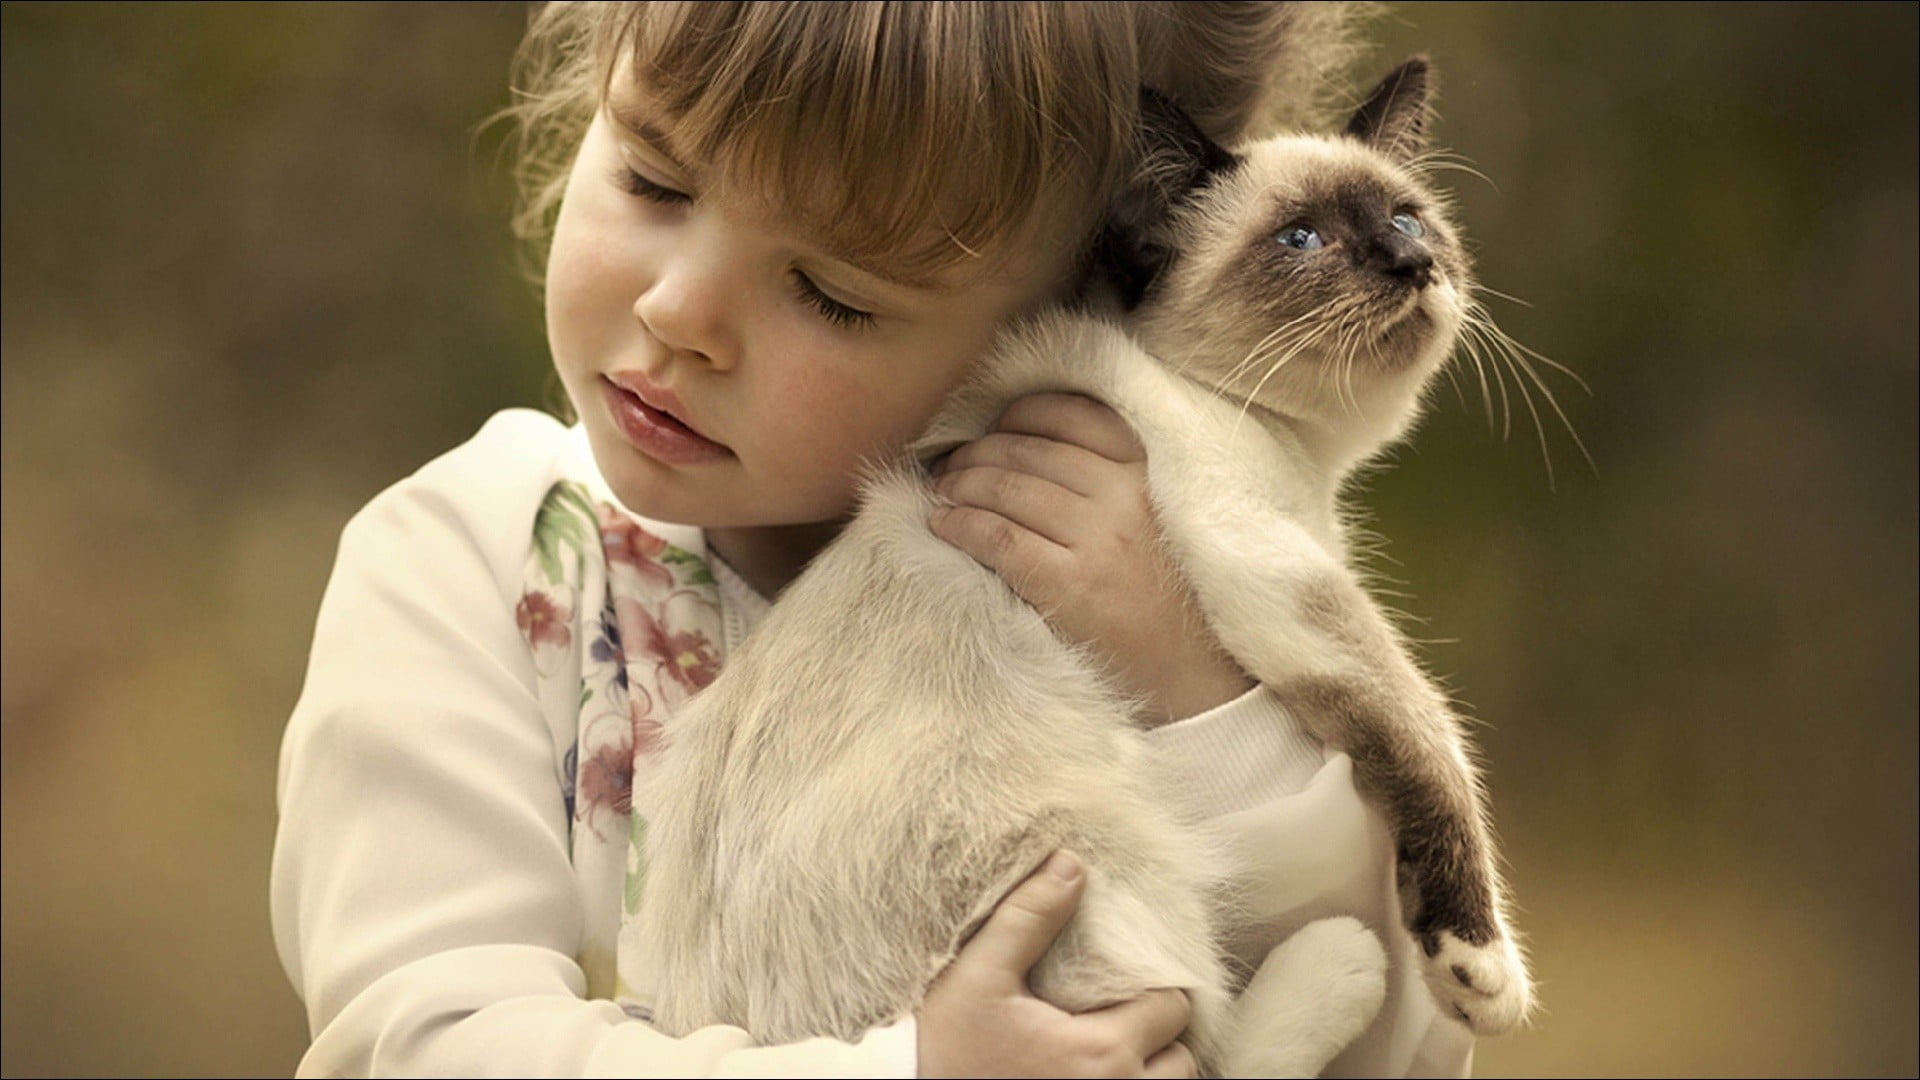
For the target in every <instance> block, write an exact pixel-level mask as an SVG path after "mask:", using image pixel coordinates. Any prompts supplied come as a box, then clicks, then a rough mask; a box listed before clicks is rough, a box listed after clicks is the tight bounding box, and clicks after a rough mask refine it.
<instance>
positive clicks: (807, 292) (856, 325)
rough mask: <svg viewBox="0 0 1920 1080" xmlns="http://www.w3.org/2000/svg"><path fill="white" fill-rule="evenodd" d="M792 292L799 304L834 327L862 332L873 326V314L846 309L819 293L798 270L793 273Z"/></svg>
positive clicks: (818, 287)
mask: <svg viewBox="0 0 1920 1080" xmlns="http://www.w3.org/2000/svg"><path fill="white" fill-rule="evenodd" d="M793 284H794V291H795V293H796V294H797V295H798V296H799V297H800V302H801V303H803V304H805V305H807V306H808V307H810V308H812V309H813V310H815V311H817V312H819V313H820V317H821V318H823V319H825V320H827V321H828V322H830V323H832V324H833V325H835V326H844V327H849V328H853V329H861V330H864V329H866V328H867V327H870V326H872V325H873V324H874V318H873V313H872V312H870V311H861V310H860V309H859V308H857V307H848V306H847V305H846V304H843V303H841V302H840V301H838V300H835V299H834V298H833V297H831V296H828V295H827V294H826V293H823V292H821V291H820V286H818V285H815V284H814V283H813V279H812V278H810V277H808V276H807V275H805V274H803V273H801V272H800V271H798V270H795V271H794V272H793Z"/></svg>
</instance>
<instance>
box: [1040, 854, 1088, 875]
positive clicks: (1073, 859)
mask: <svg viewBox="0 0 1920 1080" xmlns="http://www.w3.org/2000/svg"><path fill="white" fill-rule="evenodd" d="M1047 873H1049V874H1052V875H1053V876H1054V877H1057V878H1059V879H1060V880H1061V881H1077V880H1079V878H1080V859H1079V857H1078V856H1076V855H1074V853H1073V852H1071V851H1065V850H1061V851H1056V852H1054V853H1053V854H1052V855H1049V856H1048V857H1047Z"/></svg>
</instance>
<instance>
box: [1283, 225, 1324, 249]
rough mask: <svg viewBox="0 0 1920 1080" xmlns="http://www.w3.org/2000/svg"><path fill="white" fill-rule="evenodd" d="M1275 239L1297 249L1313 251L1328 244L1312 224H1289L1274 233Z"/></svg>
mask: <svg viewBox="0 0 1920 1080" xmlns="http://www.w3.org/2000/svg"><path fill="white" fill-rule="evenodd" d="M1274 239H1275V240H1278V241H1280V243H1282V244H1283V245H1285V246H1287V247H1290V248H1293V249H1294V250H1296V251H1313V250H1315V249H1317V248H1323V247H1326V246H1327V242H1326V241H1325V240H1322V239H1320V234H1319V233H1318V232H1316V231H1315V230H1314V228H1313V227H1312V226H1310V225H1289V226H1287V227H1286V228H1284V229H1281V230H1280V231H1279V232H1278V233H1276V234H1274Z"/></svg>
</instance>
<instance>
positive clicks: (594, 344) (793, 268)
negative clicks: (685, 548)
mask: <svg viewBox="0 0 1920 1080" xmlns="http://www.w3.org/2000/svg"><path fill="white" fill-rule="evenodd" d="M615 117H618V118H619V119H616V118H615ZM654 123H655V121H653V120H652V119H651V117H650V116H649V114H648V113H647V112H646V111H645V108H644V106H643V105H642V104H641V103H640V102H639V101H638V100H637V99H629V98H626V97H623V96H622V93H621V91H620V90H619V89H618V88H617V87H616V90H615V91H614V96H613V99H612V100H611V101H609V103H608V107H607V108H604V109H602V110H601V112H600V114H599V116H598V117H596V118H595V120H594V121H593V124H592V126H591V127H589V128H588V130H587V134H586V138H585V140H584V141H583V143H582V145H581V147H580V153H579V156H578V158H577V159H576V160H575V162H574V167H573V173H572V175H571V177H570V179H569V180H568V184H567V190H566V195H565V198H564V201H563V202H562V204H561V210H560V218H559V221H558V223H557V225H556V229H555V233H554V239H553V248H552V253H551V255H550V256H549V262H548V271H547V335H548V339H549V343H550V344H551V346H552V349H553V357H554V363H555V366H556V367H557V368H558V369H559V372H560V376H561V379H562V381H563V382H564V383H565V385H566V388H567V393H568V395H569V396H570V397H571V398H572V401H573V403H574V406H575V408H576V409H577V410H578V411H579V414H580V417H581V420H582V422H583V423H584V424H585V426H586V430H587V436H588V439H589V441H590V442H591V444H592V446H593V452H594V457H595V459H596V461H597V462H598V464H599V466H600V471H601V473H602V474H603V475H604V476H605V478H606V480H607V482H608V484H609V485H610V486H611V487H612V488H613V491H614V493H615V494H616V495H618V496H619V498H620V500H621V501H622V502H623V503H625V504H626V505H627V507H628V508H630V509H631V510H633V511H634V512H635V513H638V514H641V515H643V516H646V517H651V518H655V519H657V520H661V521H672V522H680V523H685V524H693V525H701V526H708V527H720V526H730V527H740V526H747V527H753V526H769V525H792V524H799V523H806V522H820V521H826V520H830V519H833V518H836V517H839V516H842V515H844V514H846V513H848V512H849V511H850V510H851V508H852V505H853V496H854V488H855V483H856V480H857V477H858V470H859V466H860V464H861V462H862V461H863V460H865V459H868V458H873V457H877V456H881V455H884V454H886V453H888V452H890V451H892V450H894V449H896V448H898V447H899V446H901V445H903V444H904V443H905V442H906V440H907V439H909V438H911V437H912V436H913V435H914V434H916V433H917V432H918V430H919V429H920V427H921V426H923V425H924V423H925V422H926V421H927V420H928V419H929V418H930V417H931V415H932V413H933V410H934V408H935V407H936V406H937V405H938V403H939V402H940V400H941V399H942V398H943V397H944V396H945V395H946V393H947V392H948V391H949V390H950V389H951V388H952V387H953V386H954V385H955V383H956V382H957V381H958V379H959V378H960V376H961V374H962V371H963V369H964V368H965V366H966V364H967V363H968V361H969V360H971V359H972V358H973V357H975V356H977V355H978V354H980V353H981V352H982V351H983V350H984V348H985V346H986V345H987V343H988V341H989V340H990V338H991V337H992V335H993V333H994V331H995V329H996V328H997V327H998V326H999V325H1000V324H1001V323H1002V322H1003V321H1004V320H1005V319H1007V318H1008V317H1009V316H1011V315H1014V314H1016V313H1018V312H1020V311H1021V310H1023V309H1025V308H1028V307H1030V306H1032V305H1034V304H1036V303H1037V302H1039V301H1041V300H1044V299H1046V298H1047V297H1048V296H1049V295H1050V293H1051V292H1052V291H1053V288H1052V287H1053V285H1054V284H1055V283H1056V282H1058V281H1060V280H1061V278H1062V277H1063V271H1064V270H1065V266H1064V262H1065V260H1064V259H1060V258H1054V259H1043V258H1040V257H1038V256H1037V255H1033V254H1019V253H1017V254H1016V255H1015V256H1014V257H1012V258H1009V259H1007V260H1005V261H1004V268H1003V269H1002V270H1000V271H998V272H997V273H994V274H992V275H985V276H982V275H977V274H976V275H975V276H974V277H972V278H968V277H966V276H964V275H962V274H951V275H948V276H947V277H945V278H936V279H935V280H934V281H932V282H926V283H917V284H916V283H906V282H901V281H896V280H890V279H889V278H887V277H884V276H881V274H880V273H878V272H875V271H873V270H870V269H865V268H862V267H858V266H855V265H853V264H851V263H849V262H846V261H843V260H842V259H840V258H837V257H835V255H834V253H833V252H831V251H827V250H823V249H821V248H819V247H817V246H814V245H813V244H812V243H810V242H809V241H808V240H807V239H805V238H804V237H803V236H801V235H800V234H799V233H798V232H797V231H796V230H794V229H792V228H790V227H789V225H788V223H786V222H784V221H782V220H781V219H780V217H779V216H778V215H777V214H775V213H772V212H769V211H766V210H764V209H760V208H759V207H760V205H761V203H762V202H763V200H752V201H751V203H749V202H748V201H747V200H740V199H731V200H728V199H723V198H722V196H721V195H720V194H718V193H717V185H715V184H714V182H713V177H711V176H710V175H708V173H707V171H706V170H705V169H704V168H703V163H701V162H698V161H686V160H678V159H676V158H675V156H674V151H673V146H672V144H671V137H672V136H671V131H670V130H665V128H664V125H662V126H661V127H659V128H656V127H655V126H654ZM764 202H767V203H775V204H777V202H778V200H764Z"/></svg>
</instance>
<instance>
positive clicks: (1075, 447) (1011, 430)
mask: <svg viewBox="0 0 1920 1080" xmlns="http://www.w3.org/2000/svg"><path fill="white" fill-rule="evenodd" d="M934 490H935V491H937V492H939V493H940V494H941V495H943V496H945V497H946V498H948V499H950V500H952V502H953V506H951V507H943V508H941V509H939V510H937V511H935V512H934V515H933V518H932V526H933V533H934V535H935V536H938V537H939V538H940V539H942V540H945V541H946V542H948V543H950V544H952V545H954V546H955V547H957V548H959V549H960V550H962V551H964V552H966V553H967V554H968V555H971V556H973V558H974V559H975V560H976V561H978V562H980V563H981V564H982V565H984V566H986V567H988V568H989V569H991V570H993V571H994V572H995V573H997V574H999V575H1000V577H1001V578H1002V579H1004V580H1005V581H1006V583H1007V584H1008V585H1009V586H1011V587H1012V588H1013V591H1014V592H1016V593H1018V594H1020V596H1021V598H1022V599H1024V600H1026V601H1027V603H1029V604H1032V605H1033V606H1034V608H1035V609H1036V610H1038V611H1039V612H1040V613H1041V614H1042V615H1043V616H1045V617H1046V619H1047V621H1048V622H1049V623H1051V624H1052V625H1053V627H1054V629H1055V630H1056V631H1058V632H1059V633H1060V635H1061V636H1062V637H1064V638H1066V639H1067V640H1069V641H1073V642H1077V643H1080V644H1084V645H1087V646H1090V647H1092V648H1093V649H1094V651H1095V653H1096V655H1098V656H1099V657H1100V658H1101V659H1102V660H1104V661H1105V662H1106V663H1107V664H1108V666H1109V668H1110V670H1112V671H1113V672H1114V673H1115V674H1117V675H1118V676H1119V677H1120V680H1121V683H1122V685H1123V686H1125V687H1127V688H1128V689H1129V690H1131V691H1133V692H1134V693H1137V694H1140V695H1141V696H1142V697H1144V698H1145V699H1146V701H1147V704H1148V706H1149V708H1150V709H1151V710H1152V713H1151V715H1152V716H1153V717H1154V718H1155V719H1158V720H1162V721H1164V720H1177V719H1183V718H1185V717H1188V716H1193V715H1195V714H1198V713H1202V712H1205V711H1206V710H1208V709H1210V708H1213V707H1214V706H1216V705H1220V704H1223V703H1225V702H1228V701H1231V700H1233V699H1234V698H1236V697H1239V696H1240V695H1241V694H1243V693H1245V692H1246V691H1247V690H1249V689H1252V687H1253V684H1252V682H1250V681H1249V680H1248V679H1247V677H1246V674H1245V673H1244V672H1242V671H1241V670H1240V669H1239V667H1238V666H1237V665H1235V664H1234V663H1233V661H1232V660H1230V659H1228V658H1227V656H1226V654H1225V653H1223V652H1222V651H1221V650H1220V647H1219V644H1218V642H1216V641H1215V640H1214V637H1213V634H1212V632H1211V631H1209V630H1208V629H1207V626H1206V623H1205V621H1204V620H1203V619H1202V617H1201V614H1200V609H1199V606H1198V604H1197V603H1196V602H1195V600H1194V597H1193V592H1192V590H1191V589H1189V588H1188V587H1187V583H1186V581H1185V579H1183V578H1182V577H1181V576H1180V574H1179V572H1178V571H1177V570H1176V569H1175V568H1174V567H1173V565H1172V563H1171V562H1169V561H1168V559H1167V557H1166V555H1165V553H1164V552H1163V551H1162V548H1161V539H1160V527H1159V524H1158V523H1157V522H1156V521H1155V520H1154V517H1153V507H1152V505H1151V503H1150V502H1149V501H1148V498H1147V453H1146V450H1145V448H1144V447H1142V446H1141V445H1140V440H1139V438H1138V437H1137V436H1135V435H1134V433H1133V429H1132V428H1129V427H1128V426H1127V423H1126V421H1124V420H1122V419H1121V418H1120V415H1119V414H1118V413H1116V412H1114V411H1113V410H1112V409H1109V408H1107V407H1106V406H1105V405H1102V404H1100V403H1098V402H1096V401H1094V400H1092V399H1091V398H1085V397H1080V396H1079V395H1076V394H1036V395H1034V396H1032V397H1027V398H1022V399H1021V400H1019V401H1017V402H1015V403H1014V404H1013V405H1012V407H1010V408H1008V409H1007V411H1006V413H1005V414H1003V415H1002V416H1001V417H1000V420H999V422H998V423H996V424H995V425H994V429H993V431H992V432H991V433H989V434H988V435H986V436H985V437H983V438H980V439H977V440H975V441H973V442H971V443H968V444H967V445H965V446H963V447H961V448H960V449H958V450H955V451H954V452H953V453H952V454H951V455H949V456H948V457H947V459H946V460H945V461H944V462H942V463H941V466H940V469H939V475H938V478H937V479H936V480H935V481H934Z"/></svg>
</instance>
